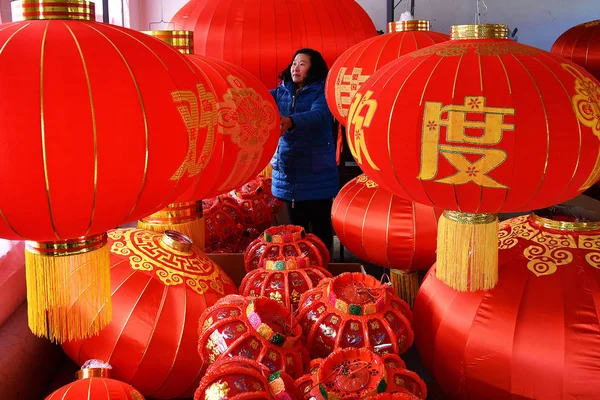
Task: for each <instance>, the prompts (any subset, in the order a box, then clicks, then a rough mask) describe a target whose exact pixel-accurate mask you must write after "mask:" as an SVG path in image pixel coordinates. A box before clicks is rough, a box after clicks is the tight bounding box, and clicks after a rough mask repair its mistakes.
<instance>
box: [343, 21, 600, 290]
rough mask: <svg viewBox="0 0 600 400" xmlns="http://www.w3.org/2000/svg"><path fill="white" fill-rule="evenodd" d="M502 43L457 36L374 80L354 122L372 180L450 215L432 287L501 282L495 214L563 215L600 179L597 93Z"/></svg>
mask: <svg viewBox="0 0 600 400" xmlns="http://www.w3.org/2000/svg"><path fill="white" fill-rule="evenodd" d="M507 34H508V29H507V27H506V26H505V25H459V26H454V27H453V28H452V40H450V41H448V42H445V43H440V44H437V45H434V46H431V47H427V48H425V49H421V50H417V51H416V52H413V53H410V54H408V55H406V56H404V57H401V58H400V59H398V60H396V61H393V62H391V63H389V64H388V65H386V66H385V67H384V68H382V69H381V70H379V71H378V72H376V73H375V74H374V75H373V76H372V77H371V78H370V79H369V80H368V81H367V82H365V83H364V84H363V85H362V86H361V88H360V90H359V91H358V92H357V94H356V96H355V97H354V101H353V104H352V106H351V110H350V114H349V116H348V121H350V124H349V129H348V141H349V143H350V144H351V146H350V147H351V150H352V154H353V156H354V157H355V159H356V161H357V162H358V163H359V164H360V167H361V168H362V170H363V171H365V173H366V174H367V175H368V176H369V177H370V178H371V179H373V180H374V181H375V182H377V183H380V184H383V185H384V187H385V188H386V189H389V190H390V191H391V192H392V193H393V194H395V195H398V196H403V197H405V198H408V199H411V200H413V201H416V202H419V203H422V204H426V205H431V206H436V207H439V208H442V209H444V210H445V211H444V214H443V216H442V217H441V219H440V223H439V225H438V240H437V243H438V249H437V275H438V278H440V279H441V280H442V281H443V282H445V283H446V284H448V285H450V286H451V287H453V288H455V289H458V290H462V291H464V290H472V291H474V290H478V289H489V288H492V287H493V286H494V285H495V284H496V282H497V275H498V274H497V253H498V252H497V232H498V219H497V216H496V213H497V212H508V211H521V210H531V209H538V208H543V207H546V206H549V205H552V204H556V203H559V202H561V201H564V200H567V199H570V198H572V197H575V196H576V195H578V194H579V193H581V192H582V191H584V190H585V189H587V188H588V187H590V186H591V185H592V184H593V183H594V182H596V181H597V180H598V178H599V177H600V141H599V140H598V139H599V138H600V125H598V117H599V115H600V100H598V99H599V98H600V87H599V86H598V82H597V81H596V80H595V79H594V78H593V77H592V76H591V75H590V74H589V73H587V72H585V70H583V69H582V68H580V67H578V66H576V65H575V64H572V63H570V62H568V61H565V60H564V59H562V58H560V57H558V56H555V55H552V54H550V53H547V52H544V51H542V50H539V49H536V48H533V47H529V46H526V45H522V44H519V43H516V42H513V41H511V40H509V39H507ZM583 149H586V151H583Z"/></svg>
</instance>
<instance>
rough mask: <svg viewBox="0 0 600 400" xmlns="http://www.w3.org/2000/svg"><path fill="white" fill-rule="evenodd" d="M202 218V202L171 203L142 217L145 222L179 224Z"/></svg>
mask: <svg viewBox="0 0 600 400" xmlns="http://www.w3.org/2000/svg"><path fill="white" fill-rule="evenodd" d="M200 218H202V202H201V201H191V202H185V203H172V204H169V205H168V206H166V207H165V208H163V209H162V210H160V211H157V212H155V213H154V214H150V215H149V216H147V217H144V218H142V219H141V220H140V221H142V222H144V223H146V224H181V223H184V222H191V221H196V220H198V219H200Z"/></svg>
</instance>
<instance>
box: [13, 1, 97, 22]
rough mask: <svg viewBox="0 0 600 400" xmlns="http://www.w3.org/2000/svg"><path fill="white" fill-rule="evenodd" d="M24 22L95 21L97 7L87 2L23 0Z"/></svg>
mask: <svg viewBox="0 0 600 400" xmlns="http://www.w3.org/2000/svg"><path fill="white" fill-rule="evenodd" d="M21 3H22V7H23V19H24V20H57V19H60V20H80V21H94V20H95V19H96V5H95V4H94V3H92V2H90V1H85V0H22V1H21Z"/></svg>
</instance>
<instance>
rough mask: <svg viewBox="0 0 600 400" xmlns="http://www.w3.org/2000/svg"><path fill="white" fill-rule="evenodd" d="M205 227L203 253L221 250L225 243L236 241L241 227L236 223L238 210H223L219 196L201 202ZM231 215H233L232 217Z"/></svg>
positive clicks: (230, 208)
mask: <svg viewBox="0 0 600 400" xmlns="http://www.w3.org/2000/svg"><path fill="white" fill-rule="evenodd" d="M202 207H203V213H204V223H205V224H204V227H205V235H204V237H205V244H204V251H206V252H207V253H212V252H215V251H217V250H222V249H223V247H224V246H225V245H226V243H233V242H235V241H237V237H238V236H239V235H241V234H242V227H241V226H240V225H239V224H238V223H237V221H236V218H239V216H238V214H239V209H238V208H237V207H235V208H232V207H229V208H224V207H223V201H222V200H221V196H217V197H212V198H210V199H207V200H202ZM232 213H234V214H233V215H232Z"/></svg>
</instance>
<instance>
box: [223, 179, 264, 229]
mask: <svg viewBox="0 0 600 400" xmlns="http://www.w3.org/2000/svg"><path fill="white" fill-rule="evenodd" d="M263 192H264V188H263V182H262V180H261V179H259V178H254V179H252V180H251V181H249V182H247V183H245V184H243V185H242V186H240V187H239V188H237V189H235V190H232V191H231V192H229V193H226V194H224V195H222V196H221V199H222V201H223V203H225V204H233V206H234V207H237V208H238V209H239V210H240V211H241V214H240V219H239V220H238V222H239V223H240V224H242V226H244V227H245V228H255V229H256V230H258V232H259V234H260V232H262V231H264V230H265V229H267V228H269V227H270V226H271V222H272V220H273V213H272V212H271V204H269V203H267V201H266V199H265V197H263ZM254 239H256V237H255V238H253V239H252V240H254Z"/></svg>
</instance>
